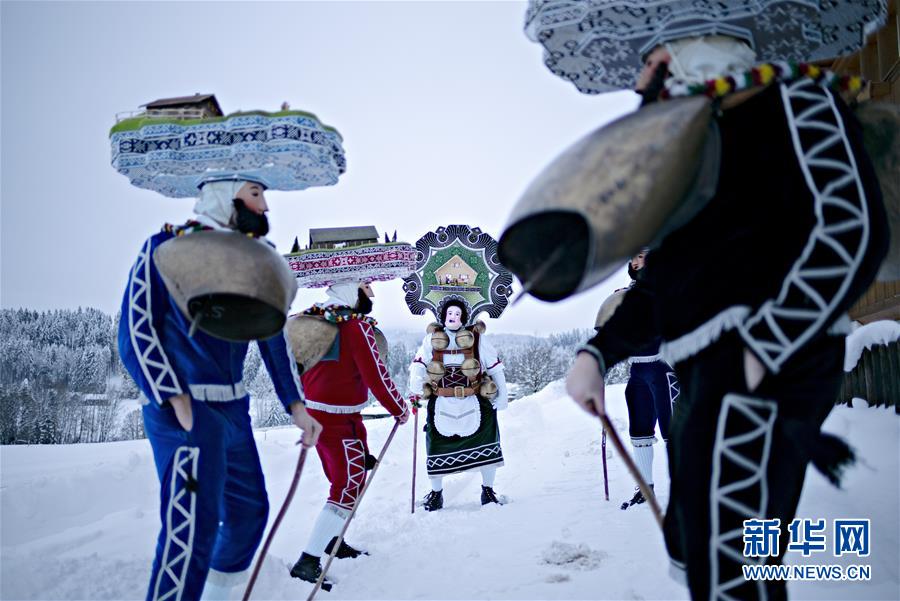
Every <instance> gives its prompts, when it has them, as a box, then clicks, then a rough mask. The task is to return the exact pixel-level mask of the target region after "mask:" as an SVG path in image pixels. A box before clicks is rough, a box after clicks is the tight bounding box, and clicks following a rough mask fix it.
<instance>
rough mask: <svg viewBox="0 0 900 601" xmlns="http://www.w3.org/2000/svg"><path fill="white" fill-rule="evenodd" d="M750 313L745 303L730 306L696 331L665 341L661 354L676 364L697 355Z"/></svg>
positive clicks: (667, 361) (660, 349)
mask: <svg viewBox="0 0 900 601" xmlns="http://www.w3.org/2000/svg"><path fill="white" fill-rule="evenodd" d="M749 314H750V308H749V307H747V306H745V305H735V306H733V307H729V308H728V309H725V310H724V311H722V312H721V313H719V314H718V315H716V316H715V317H713V318H712V319H710V320H709V321H707V322H706V323H704V324H703V325H701V326H700V327H698V328H696V329H695V330H694V331H692V332H688V333H687V334H685V335H683V336H681V337H679V338H676V339H675V340H672V341H671V342H666V341H663V343H662V344H661V345H660V347H659V354H660V356H661V357H662V358H663V359H664V360H665V362H666V363H668V364H669V365H675V364H676V363H678V362H679V361H684V360H685V359H687V358H688V357H692V356H694V355H696V354H697V353H699V352H700V351H702V350H703V349H705V348H706V347H708V346H709V345H711V344H712V343H714V342H715V341H716V340H718V339H719V338H720V337H721V336H722V334H724V333H725V332H727V331H728V330H733V329H735V328H737V327H739V326H740V324H741V322H743V321H744V319H745V318H746V317H747V316H748V315H749Z"/></svg>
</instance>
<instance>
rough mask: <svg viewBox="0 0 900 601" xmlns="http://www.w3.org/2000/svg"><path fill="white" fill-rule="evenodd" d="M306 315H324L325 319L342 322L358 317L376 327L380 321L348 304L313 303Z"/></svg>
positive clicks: (305, 312)
mask: <svg viewBox="0 0 900 601" xmlns="http://www.w3.org/2000/svg"><path fill="white" fill-rule="evenodd" d="M303 314H304V315H314V316H316V317H324V318H325V321H329V322H331V323H342V322H345V321H350V320H351V319H358V320H360V321H364V322H366V323H368V324H369V325H371V326H372V327H375V326H377V325H378V322H377V321H375V319H374V318H372V317H369V316H368V315H365V314H364V313H357V312H356V311H354V310H353V307H350V306H348V305H328V306H327V307H319V306H318V305H313V306H312V307H310V308H309V309H306V310H305V311H304V312H303Z"/></svg>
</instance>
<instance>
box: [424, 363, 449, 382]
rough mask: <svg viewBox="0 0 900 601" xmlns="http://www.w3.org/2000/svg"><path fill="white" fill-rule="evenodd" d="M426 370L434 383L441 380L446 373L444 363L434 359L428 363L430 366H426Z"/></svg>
mask: <svg viewBox="0 0 900 601" xmlns="http://www.w3.org/2000/svg"><path fill="white" fill-rule="evenodd" d="M425 371H426V372H427V373H428V379H429V380H431V381H432V382H434V383H437V382H440V381H441V378H443V377H444V374H445V373H446V370H445V369H444V364H443V363H441V362H440V361H432V362H431V363H429V364H428V367H427V368H425Z"/></svg>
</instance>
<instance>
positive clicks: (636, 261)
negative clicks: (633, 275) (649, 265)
mask: <svg viewBox="0 0 900 601" xmlns="http://www.w3.org/2000/svg"><path fill="white" fill-rule="evenodd" d="M646 256H647V253H645V252H644V251H641V252H639V253H638V254H636V255H634V257H632V259H631V268H632V269H633V270H635V271H640V270H641V269H643V268H644V258H646Z"/></svg>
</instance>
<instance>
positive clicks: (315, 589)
mask: <svg viewBox="0 0 900 601" xmlns="http://www.w3.org/2000/svg"><path fill="white" fill-rule="evenodd" d="M399 427H400V422H399V421H397V422H395V423H394V428H393V429H392V430H391V433H390V434H389V435H388V437H387V440H386V441H385V443H384V446H383V447H381V452H380V453H378V460H377V461H376V462H375V467H373V468H372V473H370V474H369V477H368V478H367V479H366V483H365V484H364V485H363V488H362V490H361V491H359V496H358V497H356V502H355V503H353V509H352V510H350V515H349V516H347V519H346V521H344V527H343V528H341V533H340V535H339V536H338V538H337V542H336V543H335V544H334V547H332V549H331V553H329V554H328V560H327V561H326V562H325V566H324V567H323V568H322V573H321V574H319V579H318V580H316V585H315V586H314V587H313V590H312V592H311V593H310V594H309V597H307V598H306V601H313V599H314V598H315V596H316V593H318V592H319V589H320V588H322V583H323V582H324V581H325V574H327V573H328V568H330V567H331V562H332V561H334V556H335V555H336V554H337V552H338V549H340V548H341V543H342V542H344V535H345V534H347V528H349V527H350V521H351V520H352V519H353V516H354V515H356V510H357V509H358V508H359V503H360V501H362V498H363V495H365V494H366V491H367V490H369V485H370V484H372V480H373V479H374V478H375V472H377V471H378V468H379V467H381V460H382V458H384V453H385V451H387V449H388V446H390V444H391V440H393V438H394V434H396V433H397V428H399Z"/></svg>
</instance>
